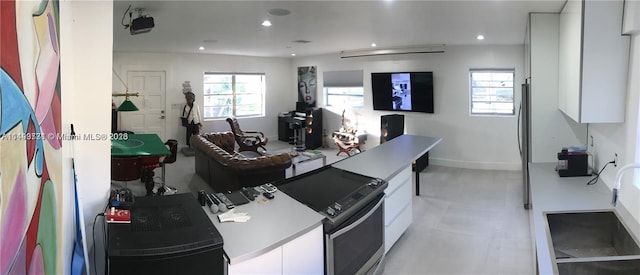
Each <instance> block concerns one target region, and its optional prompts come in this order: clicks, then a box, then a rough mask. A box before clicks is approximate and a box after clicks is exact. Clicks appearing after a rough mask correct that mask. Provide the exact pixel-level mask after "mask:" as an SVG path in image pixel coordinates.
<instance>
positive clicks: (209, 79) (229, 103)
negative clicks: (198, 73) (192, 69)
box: [203, 73, 265, 119]
mask: <svg viewBox="0 0 640 275" xmlns="http://www.w3.org/2000/svg"><path fill="white" fill-rule="evenodd" d="M264 91H265V76H264V74H228V73H204V103H203V105H204V107H203V115H204V118H205V119H215V118H226V117H229V116H236V117H251V116H264V109H265V108H264V101H265V92H264Z"/></svg>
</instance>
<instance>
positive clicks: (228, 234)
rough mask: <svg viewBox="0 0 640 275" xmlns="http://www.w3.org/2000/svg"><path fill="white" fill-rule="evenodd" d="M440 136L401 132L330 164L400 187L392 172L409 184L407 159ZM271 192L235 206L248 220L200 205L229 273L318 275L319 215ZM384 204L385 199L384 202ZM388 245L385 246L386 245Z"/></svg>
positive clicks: (320, 249)
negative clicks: (227, 218) (226, 218)
mask: <svg viewBox="0 0 640 275" xmlns="http://www.w3.org/2000/svg"><path fill="white" fill-rule="evenodd" d="M441 140H442V139H441V138H432V137H423V136H413V135H403V136H399V137H397V138H395V139H393V140H391V141H389V142H387V143H384V144H382V145H380V146H377V147H374V148H372V149H369V150H367V151H364V152H362V153H359V154H357V155H355V156H353V157H350V158H347V159H344V160H342V161H339V162H337V163H334V164H333V165H332V166H333V167H336V168H340V169H344V170H347V171H351V172H354V173H358V174H362V175H365V176H370V177H376V178H381V179H385V180H388V181H389V180H391V181H390V184H389V188H387V190H389V189H392V191H395V189H398V190H401V189H402V188H400V187H398V186H395V187H392V186H393V185H392V183H393V182H395V180H393V179H394V178H399V177H398V176H397V175H398V174H399V173H400V172H403V173H406V174H408V175H409V176H408V177H406V178H408V179H407V180H408V182H409V183H410V182H411V176H410V175H411V174H410V171H411V168H410V166H411V163H412V161H414V160H415V159H417V158H418V157H420V156H421V155H423V154H425V153H426V152H427V151H429V150H431V149H432V148H433V147H434V146H436V145H437V144H438V143H439V142H440V141H441ZM406 171H408V172H406ZM403 175H404V174H403ZM404 179H405V177H403V180H404ZM402 186H405V187H408V190H406V188H405V189H404V190H403V191H402V192H394V193H396V194H401V193H402V194H405V193H406V195H407V197H408V198H405V197H404V196H403V197H402V198H403V199H402V200H401V201H402V203H407V204H409V206H410V205H411V186H410V185H409V184H404V185H402ZM385 192H387V191H385ZM389 192H391V191H389ZM387 194H388V195H389V193H387ZM274 195H275V198H274V199H273V200H268V201H267V202H266V203H259V202H258V200H259V199H262V196H259V197H258V198H257V199H256V201H252V202H249V203H248V204H243V205H239V206H236V208H235V209H236V210H235V211H236V212H246V213H248V214H249V215H250V216H251V219H250V220H249V221H247V222H245V223H235V222H226V223H220V222H219V221H218V219H217V214H212V213H211V212H210V211H209V210H208V209H207V208H206V207H205V208H204V209H205V212H206V213H207V215H208V216H209V218H210V219H211V221H212V222H213V224H214V225H215V227H216V228H217V229H218V231H219V232H220V234H221V235H222V237H223V240H224V250H225V253H226V255H227V256H228V259H229V274H233V273H254V272H257V273H262V274H265V273H270V274H271V273H273V274H289V273H297V274H309V273H319V274H322V273H323V270H324V265H323V264H324V251H323V232H322V222H323V220H324V216H323V215H321V214H319V213H317V212H316V211H314V210H312V209H311V208H309V207H307V206H306V205H304V204H302V203H300V202H298V201H296V200H295V199H293V198H291V197H290V196H288V195H287V194H284V193H283V192H280V191H278V192H276V193H274ZM395 196H396V197H400V196H399V195H395ZM392 199H393V198H389V197H388V198H387V199H386V201H387V202H391V200H392ZM389 204H391V203H387V204H386V205H389ZM387 208H389V207H387ZM406 209H407V208H406V207H405V208H401V209H400V208H399V210H398V211H400V210H402V211H403V212H402V213H404V215H407V213H408V219H409V220H408V223H410V222H411V220H410V219H411V212H410V207H409V211H407V210H406ZM385 211H386V212H385V215H386V216H385V217H386V218H389V219H391V218H392V215H390V214H389V213H391V212H389V211H390V210H388V209H385ZM394 215H396V216H401V215H400V214H394ZM403 217H405V216H401V217H400V218H399V219H395V220H398V221H400V220H401V219H402V218H403ZM397 224H400V223H399V222H398V223H397ZM407 225H408V224H407ZM387 226H388V224H387ZM388 229H390V230H396V231H394V232H396V233H395V234H397V236H394V239H397V237H399V235H400V234H401V233H402V232H404V229H406V228H401V227H400V226H390V227H388ZM391 233H393V232H391ZM388 247H390V245H387V248H388ZM278 265H280V266H278ZM291 266H293V268H291Z"/></svg>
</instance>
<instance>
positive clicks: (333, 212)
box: [327, 206, 336, 217]
mask: <svg viewBox="0 0 640 275" xmlns="http://www.w3.org/2000/svg"><path fill="white" fill-rule="evenodd" d="M327 214H328V215H329V216H331V217H333V216H335V215H336V211H334V210H333V208H331V206H329V207H328V208H327Z"/></svg>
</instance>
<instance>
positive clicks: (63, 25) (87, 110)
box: [60, 1, 113, 274]
mask: <svg viewBox="0 0 640 275" xmlns="http://www.w3.org/2000/svg"><path fill="white" fill-rule="evenodd" d="M112 20H113V4H112V1H62V2H60V50H61V53H60V56H61V65H60V66H61V86H62V94H61V95H62V132H63V133H65V134H68V133H70V124H72V123H73V124H74V126H75V131H76V133H77V134H79V135H81V136H82V135H83V134H88V133H93V134H107V135H108V134H109V132H110V130H111V129H110V127H109V125H110V121H111V120H110V119H111V116H110V114H111V113H110V109H111V101H110V99H111V54H112V51H113V46H112V45H113V38H112V37H113V35H112V32H113V24H112ZM72 146H75V154H74V155H72V150H71V148H72ZM62 148H63V179H64V181H65V182H70V186H72V182H73V178H72V174H71V157H74V158H75V163H76V174H77V179H78V192H79V197H80V200H81V202H82V208H83V211H84V222H85V228H86V236H87V237H86V238H85V241H86V242H87V244H88V247H89V248H91V246H92V245H93V243H92V238H91V234H92V222H93V218H94V216H95V215H96V214H98V213H101V212H103V209H104V207H105V206H106V203H107V198H108V192H109V188H110V180H109V179H110V170H109V167H110V154H111V152H110V150H111V149H110V148H111V143H110V141H109V140H108V139H106V140H102V141H97V140H84V139H80V140H77V141H75V142H74V143H73V144H72V143H71V141H70V140H65V141H64V142H63V147H62ZM65 203H66V204H68V205H69V207H73V200H72V198H71V200H68V201H65ZM73 226H74V225H73V224H65V225H64V229H63V230H64V234H65V238H68V240H70V242H71V244H72V243H73V239H74V235H73V233H74V232H73V230H74V228H73ZM97 227H101V226H100V223H98V226H97ZM99 232H101V230H99ZM99 232H98V233H99ZM97 236H101V235H97ZM68 243H69V242H65V244H68ZM71 249H72V247H69V248H66V249H65V255H64V258H65V259H70V257H71V253H72V250H71ZM99 249H102V248H101V247H100V248H99ZM98 257H101V256H100V255H98ZM68 262H70V261H68V260H65V263H68ZM68 267H69V266H68V265H65V266H64V268H65V271H64V274H68V272H69V271H68V270H67V269H68Z"/></svg>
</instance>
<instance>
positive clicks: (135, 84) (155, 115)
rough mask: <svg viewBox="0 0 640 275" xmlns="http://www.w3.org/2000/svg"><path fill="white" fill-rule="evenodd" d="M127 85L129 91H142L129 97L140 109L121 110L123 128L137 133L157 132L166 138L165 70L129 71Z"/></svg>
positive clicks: (161, 137) (162, 138)
mask: <svg viewBox="0 0 640 275" xmlns="http://www.w3.org/2000/svg"><path fill="white" fill-rule="evenodd" d="M127 86H129V93H140V96H138V97H135V96H134V97H129V99H130V100H131V101H132V102H133V104H135V105H136V106H137V107H138V109H139V110H138V111H135V112H120V114H121V115H120V125H122V126H121V129H123V130H129V131H133V132H134V133H136V134H157V135H158V136H159V137H160V139H161V140H165V132H164V130H165V110H164V106H165V103H164V100H165V93H166V85H165V72H164V71H127Z"/></svg>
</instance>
